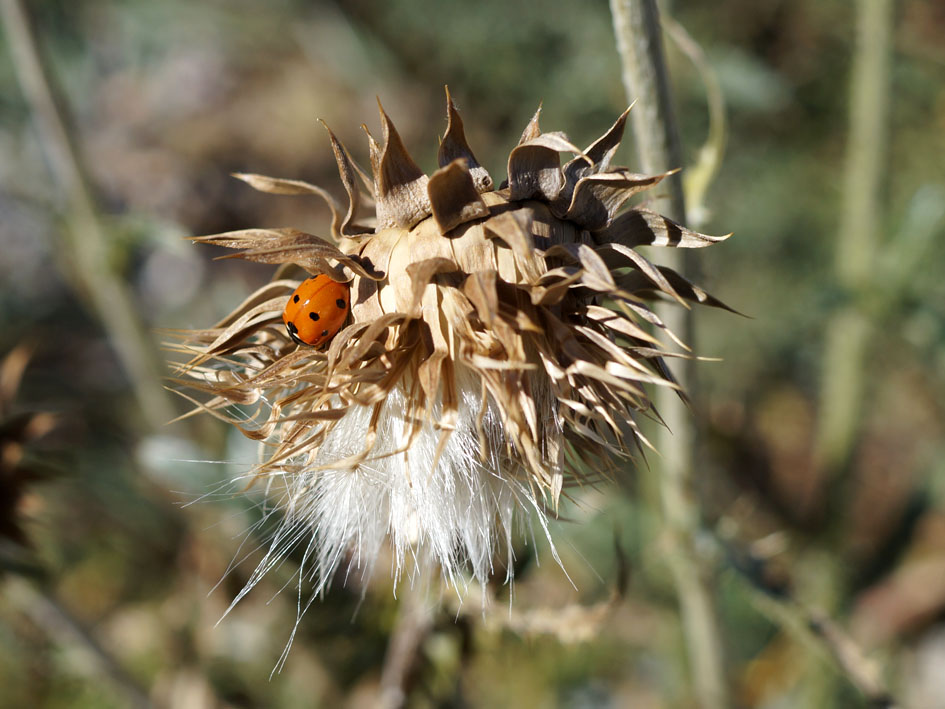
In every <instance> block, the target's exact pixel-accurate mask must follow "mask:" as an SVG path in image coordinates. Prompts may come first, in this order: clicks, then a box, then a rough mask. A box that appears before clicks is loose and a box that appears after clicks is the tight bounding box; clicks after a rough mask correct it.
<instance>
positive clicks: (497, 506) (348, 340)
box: [176, 93, 725, 593]
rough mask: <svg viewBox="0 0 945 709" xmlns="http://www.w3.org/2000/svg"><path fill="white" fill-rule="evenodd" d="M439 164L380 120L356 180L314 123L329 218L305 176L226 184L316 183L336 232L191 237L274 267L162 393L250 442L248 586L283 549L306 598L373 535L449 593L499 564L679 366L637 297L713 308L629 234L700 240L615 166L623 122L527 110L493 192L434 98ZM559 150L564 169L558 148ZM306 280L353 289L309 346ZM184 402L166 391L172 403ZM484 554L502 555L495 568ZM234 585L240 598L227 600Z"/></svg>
mask: <svg viewBox="0 0 945 709" xmlns="http://www.w3.org/2000/svg"><path fill="white" fill-rule="evenodd" d="M447 116H448V123H447V129H446V133H445V135H444V136H443V139H442V141H441V142H440V145H439V152H438V162H439V169H438V170H436V171H435V172H434V173H433V174H432V175H430V176H427V175H426V174H424V172H423V171H422V170H421V169H420V168H419V167H418V166H417V164H416V163H415V162H414V161H413V159H411V157H410V155H409V154H408V153H407V150H406V148H405V147H404V144H403V142H402V140H401V138H400V136H399V135H398V133H397V131H396V129H395V128H394V125H393V124H392V122H391V120H390V118H389V117H388V116H387V114H386V113H385V112H384V110H383V108H382V109H381V111H380V117H381V125H382V130H383V136H382V141H381V142H380V143H379V142H378V141H376V140H375V139H374V138H372V137H371V136H370V134H368V146H369V149H370V161H371V168H372V171H371V175H370V176H368V175H367V174H366V173H365V172H364V171H362V170H361V169H360V168H359V167H358V165H357V164H356V163H355V162H354V160H353V159H352V158H351V156H350V155H349V154H348V152H347V151H346V149H345V148H344V147H343V146H342V145H341V143H340V142H339V141H338V140H337V139H336V138H335V136H334V135H333V134H332V133H331V131H330V130H329V138H330V141H331V146H332V149H333V151H334V155H335V159H336V160H337V163H338V170H339V173H340V175H341V181H342V184H343V185H344V189H345V192H346V193H347V197H348V204H347V207H346V208H343V207H342V206H341V205H339V204H338V203H337V202H336V200H335V199H334V198H333V197H332V196H331V195H330V194H329V193H327V192H325V191H324V190H323V189H321V188H319V187H316V186H314V185H310V184H307V183H304V182H299V181H295V180H282V179H274V178H270V177H263V176H260V175H251V174H241V175H237V177H239V178H241V179H243V180H245V181H246V182H248V183H249V184H250V185H252V186H253V187H255V188H256V189H259V190H262V191H264V192H270V193H275V194H315V195H319V196H320V197H322V198H323V199H325V200H326V201H327V202H328V204H329V206H330V207H331V210H332V215H333V217H332V222H331V226H330V231H329V234H328V235H329V236H330V238H320V237H318V236H314V235H312V234H306V233H303V232H301V231H298V230H296V229H247V230H241V231H234V232H228V233H224V234H215V235H212V236H204V237H198V238H197V239H196V240H197V241H199V242H201V243H207V244H214V245H217V246H223V247H226V248H230V249H237V250H238V253H236V254H233V256H236V257H239V258H244V259H248V260H251V261H257V262H260V263H265V264H274V265H278V266H279V268H278V270H277V271H276V275H275V278H274V280H272V281H271V282H270V283H268V284H267V285H265V286H263V287H262V288H260V289H259V290H258V291H256V292H255V293H253V294H252V295H251V296H249V297H248V298H247V299H246V300H245V301H244V302H243V303H242V304H240V305H239V307H237V308H236V309H235V310H234V311H233V312H232V313H231V314H230V315H228V316H227V317H225V318H224V319H223V320H222V321H220V322H219V323H217V325H216V326H214V327H212V328H210V329H207V330H199V331H195V332H188V333H186V334H185V336H184V341H183V343H182V344H181V345H179V346H178V348H177V349H178V351H179V352H180V353H183V354H184V355H186V358H187V361H186V362H183V363H181V364H180V366H179V373H178V377H177V379H176V383H177V384H179V385H184V386H186V387H187V388H189V389H190V390H193V391H194V392H196V394H194V395H193V396H191V395H190V394H186V393H185V395H186V396H188V398H190V399H191V401H193V402H194V403H195V404H196V409H195V411H205V412H208V413H210V414H212V415H213V416H216V417H218V418H220V419H222V420H224V421H226V422H227V423H229V424H232V425H234V426H236V427H238V428H239V429H240V431H242V432H243V433H244V434H245V435H247V436H249V437H251V438H254V439H257V440H259V441H260V442H261V444H262V445H263V446H264V448H265V455H264V456H263V459H262V462H261V463H260V464H259V465H257V466H256V467H255V468H254V469H253V470H252V476H253V477H254V478H255V479H257V480H258V481H259V482H261V483H262V485H263V486H264V487H265V491H266V493H267V498H268V499H269V500H270V501H271V504H272V506H271V509H275V510H278V511H279V512H280V519H281V522H280V524H279V525H278V528H277V530H276V531H275V533H274V535H273V537H272V539H271V543H270V545H269V549H268V553H267V554H266V556H265V558H264V560H263V561H262V562H261V563H260V564H259V567H258V568H257V570H256V572H255V574H254V575H253V577H252V579H251V581H250V584H249V585H248V587H247V590H248V588H250V587H252V585H253V584H254V583H256V582H257V581H258V580H259V578H260V577H261V576H262V574H264V573H265V572H266V571H267V570H268V569H269V568H271V567H272V566H273V565H274V564H277V563H278V562H279V561H280V560H281V559H282V558H283V557H284V555H285V553H286V552H287V551H288V550H289V549H291V548H294V547H301V548H302V549H303V550H304V557H303V558H304V560H303V569H302V572H301V574H300V575H302V576H305V575H307V576H309V577H310V578H311V579H312V580H313V582H314V589H315V592H316V593H318V592H321V591H323V590H324V589H325V588H326V586H327V584H328V583H329V582H330V580H331V578H332V575H333V574H334V572H335V571H336V570H337V568H338V567H339V565H343V564H347V570H348V573H359V574H360V575H361V578H362V579H367V578H368V577H369V576H370V575H371V573H372V571H373V570H374V566H375V561H376V559H377V558H378V554H379V551H380V550H381V548H382V545H383V544H385V542H386V541H387V540H389V541H390V543H391V545H392V549H393V550H394V555H393V559H394V562H393V568H392V572H393V574H394V577H395V579H396V578H399V577H400V576H401V574H402V573H403V572H404V571H405V569H406V570H408V571H409V572H410V573H418V572H419V571H420V570H422V569H424V568H427V567H433V568H437V567H438V568H439V569H441V570H442V573H443V574H444V576H445V577H446V579H447V580H448V581H449V582H451V583H453V584H455V585H458V586H461V585H462V584H463V583H465V581H466V579H468V578H469V577H468V576H467V575H466V574H467V572H469V573H471V576H472V578H474V579H476V580H478V581H479V582H484V581H485V580H486V579H487V577H489V575H490V574H492V573H494V572H495V571H496V569H495V568H494V565H495V564H496V563H499V564H500V565H504V566H505V570H506V571H505V573H506V574H511V571H510V569H511V568H512V565H511V563H510V562H511V555H512V539H513V529H514V525H515V520H516V518H520V519H522V520H538V522H539V524H541V525H542V527H544V528H545V531H546V533H547V527H546V526H545V521H546V519H547V517H548V515H553V514H555V513H556V511H557V506H558V502H559V499H560V498H561V496H562V494H567V492H566V491H567V489H568V488H569V487H570V486H572V485H575V484H594V483H597V482H599V481H600V480H601V479H602V478H604V477H607V476H609V475H610V474H611V473H612V472H613V471H615V470H616V468H617V466H618V465H621V464H622V463H621V461H623V460H624V459H626V458H628V457H631V456H633V455H634V454H635V453H636V452H642V451H643V449H644V448H645V447H646V446H648V445H649V444H648V442H647V441H646V439H645V438H644V436H643V433H642V432H641V430H640V427H639V418H640V417H641V416H652V417H653V418H656V419H658V414H656V412H655V411H653V408H652V406H651V403H650V400H649V398H648V395H647V389H648V388H649V387H676V384H675V383H674V380H673V377H672V375H671V373H670V370H669V368H668V367H667V365H666V363H665V358H666V357H667V356H669V355H674V356H688V355H687V350H686V348H685V346H684V345H683V343H682V342H680V341H679V340H678V339H677V338H676V336H675V335H674V334H673V333H672V332H669V331H668V330H667V328H666V327H665V326H664V325H663V323H662V322H661V320H660V319H659V318H658V317H657V316H656V314H655V313H654V311H653V309H652V308H651V304H652V301H653V300H654V299H671V300H675V301H677V302H678V303H679V304H680V305H682V306H684V307H689V306H688V301H694V302H698V303H703V304H708V305H713V306H721V307H725V306H723V305H722V304H721V303H720V302H719V301H717V300H715V299H714V298H712V297H711V296H709V295H707V294H706V293H705V292H704V291H703V290H701V289H700V288H698V287H696V286H695V285H693V284H691V283H689V282H688V281H687V280H686V279H684V278H683V277H682V276H680V275H679V274H678V273H676V272H675V271H673V270H671V269H668V268H664V267H660V266H656V265H654V264H653V263H651V262H650V261H648V260H647V259H646V258H645V257H644V256H643V255H641V254H640V253H638V251H637V250H636V249H637V247H640V246H664V247H670V248H701V247H704V246H709V245H711V244H714V243H717V242H719V241H722V240H723V239H724V238H725V237H713V236H706V235H704V234H698V233H695V232H693V231H690V230H688V229H686V228H684V227H683V226H680V225H679V224H676V223H674V222H672V221H671V220H669V219H666V218H664V217H662V216H660V215H659V214H656V213H654V212H652V211H650V210H648V209H646V208H644V207H643V206H639V205H638V206H633V207H630V208H626V209H623V211H621V210H622V208H624V207H625V206H626V205H627V203H628V200H630V199H631V198H632V197H634V195H637V194H638V193H640V192H642V191H643V190H646V189H649V188H651V187H653V186H655V185H657V184H658V183H659V182H660V181H661V180H662V179H663V178H664V177H666V174H670V173H666V174H662V175H641V174H636V173H633V172H631V171H629V170H627V169H625V168H622V167H614V166H612V165H611V159H612V157H613V155H614V153H615V151H616V150H617V147H618V145H619V143H620V140H621V137H622V134H623V131H624V124H625V121H626V118H627V112H625V113H624V114H623V115H621V116H620V117H619V118H618V119H617V121H616V123H614V125H613V126H612V127H611V128H610V129H609V130H608V131H607V132H606V133H605V134H604V135H603V136H602V137H601V138H600V139H598V140H597V141H595V142H594V143H593V144H592V145H590V146H589V147H587V148H585V149H584V150H581V149H579V148H578V147H576V146H575V145H573V144H572V143H571V142H570V141H569V140H568V138H567V136H566V135H565V134H564V133H560V132H554V133H542V132H541V130H540V129H539V125H538V113H536V114H535V116H534V117H533V118H532V119H531V121H530V122H529V124H528V126H527V127H526V128H525V131H524V133H523V134H522V137H521V140H520V141H519V143H518V145H517V146H516V147H515V148H514V149H513V150H512V152H511V154H510V155H509V159H508V180H507V181H506V182H505V183H503V184H502V185H501V186H500V187H499V188H496V187H495V186H494V183H493V179H492V178H491V177H490V175H489V173H488V172H487V171H486V169H485V168H484V167H483V166H482V165H480V164H479V162H478V161H477V160H476V157H475V155H474V154H473V151H472V150H471V149H470V147H469V146H468V145H467V142H466V138H465V135H464V131H463V123H462V121H461V120H460V116H459V114H458V113H457V111H456V108H455V107H454V105H453V102H452V101H451V100H450V98H449V94H448V93H447ZM560 153H566V154H569V155H571V156H573V157H572V158H571V159H570V160H569V161H568V162H566V163H565V164H564V166H563V167H562V166H561V163H560V159H559V155H560ZM306 274H311V275H315V274H326V275H328V276H330V277H331V278H333V279H335V280H336V281H340V282H345V283H348V284H349V285H350V293H351V314H350V319H349V324H347V325H346V326H345V327H344V328H343V329H342V330H341V331H340V332H339V333H338V334H337V335H336V336H335V337H334V338H333V339H332V340H331V342H330V344H329V345H328V346H327V348H324V349H321V350H320V349H316V348H313V347H308V346H305V345H300V344H297V343H296V342H294V341H293V340H292V339H291V338H290V336H289V334H288V333H287V332H286V330H285V328H284V326H283V322H282V319H281V314H282V311H283V307H284V306H285V303H286V300H287V298H288V297H289V295H290V294H291V293H292V292H293V290H294V289H295V288H296V287H297V286H298V285H299V282H300V278H299V276H303V275H306ZM182 393H184V392H182ZM496 559H498V560H499V561H498V562H496ZM244 592H245V591H244Z"/></svg>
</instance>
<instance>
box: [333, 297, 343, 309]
mask: <svg viewBox="0 0 945 709" xmlns="http://www.w3.org/2000/svg"><path fill="white" fill-rule="evenodd" d="M335 305H337V306H338V307H339V308H341V309H342V310H344V307H345V299H344V298H339V299H338V300H336V301H335Z"/></svg>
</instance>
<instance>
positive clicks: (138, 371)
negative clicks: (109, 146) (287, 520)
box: [0, 0, 175, 428]
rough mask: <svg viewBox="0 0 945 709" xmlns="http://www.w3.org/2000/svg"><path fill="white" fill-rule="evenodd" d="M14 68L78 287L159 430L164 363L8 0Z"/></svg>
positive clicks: (168, 414)
mask: <svg viewBox="0 0 945 709" xmlns="http://www.w3.org/2000/svg"><path fill="white" fill-rule="evenodd" d="M0 15H2V17H3V24H4V27H5V29H6V35H7V40H8V43H9V47H10V54H11V57H12V59H13V67H14V70H15V72H16V77H17V80H18V81H19V83H20V88H21V89H22V91H23V95H24V96H25V98H26V101H27V103H28V105H29V108H30V112H31V114H32V118H33V121H34V123H35V124H36V128H37V131H38V132H39V135H40V138H41V142H42V147H43V150H44V152H45V154H46V156H47V158H48V160H49V164H50V168H51V169H52V172H53V175H54V177H55V179H56V180H57V181H58V182H59V186H60V188H61V189H62V191H63V193H64V194H65V197H66V202H67V215H66V216H67V217H68V222H69V223H68V225H67V226H66V228H64V229H63V230H62V237H63V243H62V246H63V247H64V250H65V254H66V259H65V260H66V261H67V262H68V263H69V264H71V266H72V274H71V275H72V278H73V280H74V281H75V284H76V287H77V289H78V290H79V291H80V292H82V293H83V294H84V295H85V296H86V297H87V298H88V300H89V301H90V302H91V305H92V308H93V310H94V311H95V313H96V315H97V316H98V318H99V319H100V321H101V322H102V325H103V326H104V328H105V331H106V332H107V333H108V336H109V339H110V340H111V344H112V346H113V347H114V348H115V350H116V351H117V353H118V357H119V359H120V360H121V363H122V365H123V366H124V368H125V371H126V374H127V376H128V379H129V381H130V383H131V386H132V388H133V390H134V393H135V395H136V397H137V400H138V405H139V407H140V409H141V413H142V415H143V416H144V418H145V421H147V422H148V424H149V425H150V426H151V427H152V428H159V427H161V426H163V425H164V424H165V423H167V422H168V421H170V420H171V419H172V418H174V415H175V412H174V408H173V406H172V405H171V403H170V400H169V399H168V397H167V395H166V394H165V392H164V390H163V389H162V387H161V377H162V371H163V370H162V368H161V365H160V364H159V360H158V357H157V350H156V348H155V347H154V346H153V343H152V342H151V340H150V338H149V336H148V334H147V332H146V331H145V328H144V327H143V326H142V323H141V320H140V318H139V317H138V316H137V314H136V312H135V307H134V304H133V301H132V297H131V294H130V293H129V292H128V288H127V286H126V285H125V284H124V283H123V282H122V281H121V280H120V279H119V278H118V276H117V275H116V274H115V273H114V271H113V270H112V268H111V265H110V263H109V259H108V249H107V245H106V236H105V233H104V230H103V228H102V226H101V224H100V222H99V220H98V216H97V214H96V209H95V204H94V201H93V199H92V195H91V190H90V189H89V186H88V181H87V179H86V177H85V175H84V173H83V170H82V167H81V162H80V160H79V158H78V151H77V150H76V148H75V146H74V144H73V141H72V139H71V137H70V135H69V133H68V131H67V130H66V126H65V123H64V121H63V120H62V117H61V114H60V111H59V109H58V107H57V105H56V101H55V99H54V96H53V92H52V90H51V88H50V84H49V80H48V79H47V72H46V70H45V68H44V66H43V63H42V60H41V57H40V54H39V51H38V49H37V47H36V41H35V39H34V37H33V33H32V30H31V28H30V25H29V21H28V19H27V16H26V12H25V11H24V8H23V5H22V2H21V0H0Z"/></svg>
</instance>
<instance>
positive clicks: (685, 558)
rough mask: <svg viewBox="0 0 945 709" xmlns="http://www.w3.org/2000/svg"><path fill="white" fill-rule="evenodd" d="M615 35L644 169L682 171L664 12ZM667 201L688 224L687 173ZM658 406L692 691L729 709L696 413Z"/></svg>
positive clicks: (672, 313) (684, 376) (625, 20)
mask: <svg viewBox="0 0 945 709" xmlns="http://www.w3.org/2000/svg"><path fill="white" fill-rule="evenodd" d="M610 8H611V12H612V14H613V18H614V31H615V33H616V36H617V47H618V50H619V51H620V56H621V64H622V70H623V80H624V85H625V88H626V91H627V95H628V96H629V97H630V99H631V100H635V101H636V103H635V106H634V109H633V111H631V118H632V120H633V130H634V135H635V137H636V145H637V153H638V157H639V160H640V162H641V167H642V169H643V170H644V171H645V172H649V173H651V174H652V173H657V172H663V171H665V170H667V169H670V168H674V167H681V166H682V151H681V149H680V144H679V137H678V133H677V130H676V122H675V118H674V115H673V110H672V105H671V100H670V92H669V82H668V78H667V75H666V62H665V59H664V57H663V45H662V36H661V33H660V21H659V10H658V9H657V7H656V2H655V0H611V2H610ZM667 183H668V189H669V198H668V200H664V201H665V202H666V203H664V204H662V205H656V206H655V207H654V208H656V209H658V210H659V211H661V212H662V213H664V214H668V215H669V216H670V217H672V218H674V219H676V220H677V221H679V222H683V223H684V222H685V220H686V214H685V200H684V196H683V190H682V180H681V175H679V174H677V175H674V176H673V177H671V178H669V179H668V180H667V181H665V182H664V184H667ZM664 262H665V263H666V265H667V266H669V267H670V268H673V269H675V270H678V271H685V268H684V262H683V257H682V256H681V255H679V253H678V250H671V251H670V252H669V253H668V254H667V256H666V257H664ZM687 312H688V311H686V310H683V309H681V308H671V309H665V310H663V311H662V312H661V313H660V317H662V318H663V320H664V322H665V323H666V324H667V326H668V327H669V328H670V329H672V330H674V331H676V332H678V333H679V334H681V335H683V336H684V337H685V338H686V339H687V340H688V341H690V342H691V341H692V324H691V319H690V318H689V317H688V316H687ZM677 376H678V378H679V379H680V383H681V384H682V385H683V388H684V389H685V388H686V382H687V381H691V376H690V375H689V372H687V371H686V367H683V368H682V369H681V370H680V371H679V372H678V375H677ZM656 406H657V408H658V409H659V411H660V414H661V415H662V417H663V419H664V420H665V422H666V425H667V428H666V429H665V430H662V431H661V432H660V434H659V436H660V439H661V440H660V445H659V446H658V448H659V449H660V451H661V454H662V458H661V459H660V461H659V468H660V470H659V485H660V495H661V498H662V506H663V514H664V518H665V522H664V523H665V527H666V531H667V532H668V539H669V543H670V550H669V553H668V555H667V556H668V561H669V565H670V567H671V570H672V573H673V578H674V582H675V585H676V593H677V596H678V598H679V604H680V610H681V614H682V623H683V629H684V632H685V636H686V645H687V650H688V654H689V662H690V664H691V672H692V676H693V687H694V690H695V693H696V696H697V697H698V701H699V702H700V704H701V706H703V707H705V708H706V709H717V708H719V709H720V708H721V707H726V706H728V704H729V700H728V687H727V685H726V682H725V668H724V660H723V656H722V643H721V640H720V632H719V627H718V620H717V618H716V614H715V608H714V605H713V599H712V593H711V591H710V588H709V582H708V581H709V579H708V577H709V576H710V574H711V567H710V564H709V563H708V562H707V561H705V560H703V559H702V558H700V556H699V554H698V552H697V550H696V540H697V536H698V533H699V526H700V519H699V517H700V515H699V507H698V504H697V503H696V502H695V500H694V498H693V485H692V476H693V462H694V461H693V446H694V444H695V432H694V430H693V428H692V425H691V422H690V415H691V412H690V411H689V410H688V409H687V408H686V406H685V405H684V404H683V402H682V401H681V400H680V399H679V398H678V397H677V396H676V395H675V392H672V391H670V390H666V391H665V392H663V391H658V392H656Z"/></svg>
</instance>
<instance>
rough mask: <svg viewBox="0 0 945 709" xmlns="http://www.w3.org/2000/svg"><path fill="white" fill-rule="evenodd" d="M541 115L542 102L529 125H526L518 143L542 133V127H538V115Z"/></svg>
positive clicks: (525, 141) (532, 138)
mask: <svg viewBox="0 0 945 709" xmlns="http://www.w3.org/2000/svg"><path fill="white" fill-rule="evenodd" d="M540 115H541V102H539V104H538V110H537V111H535V115H534V116H532V118H531V120H530V121H529V122H528V125H527V126H525V130H524V131H522V137H521V138H519V141H518V144H519V145H522V144H523V143H527V142H528V141H530V140H534V139H535V138H537V137H538V136H540V135H541V128H539V127H538V117H539V116H540Z"/></svg>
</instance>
